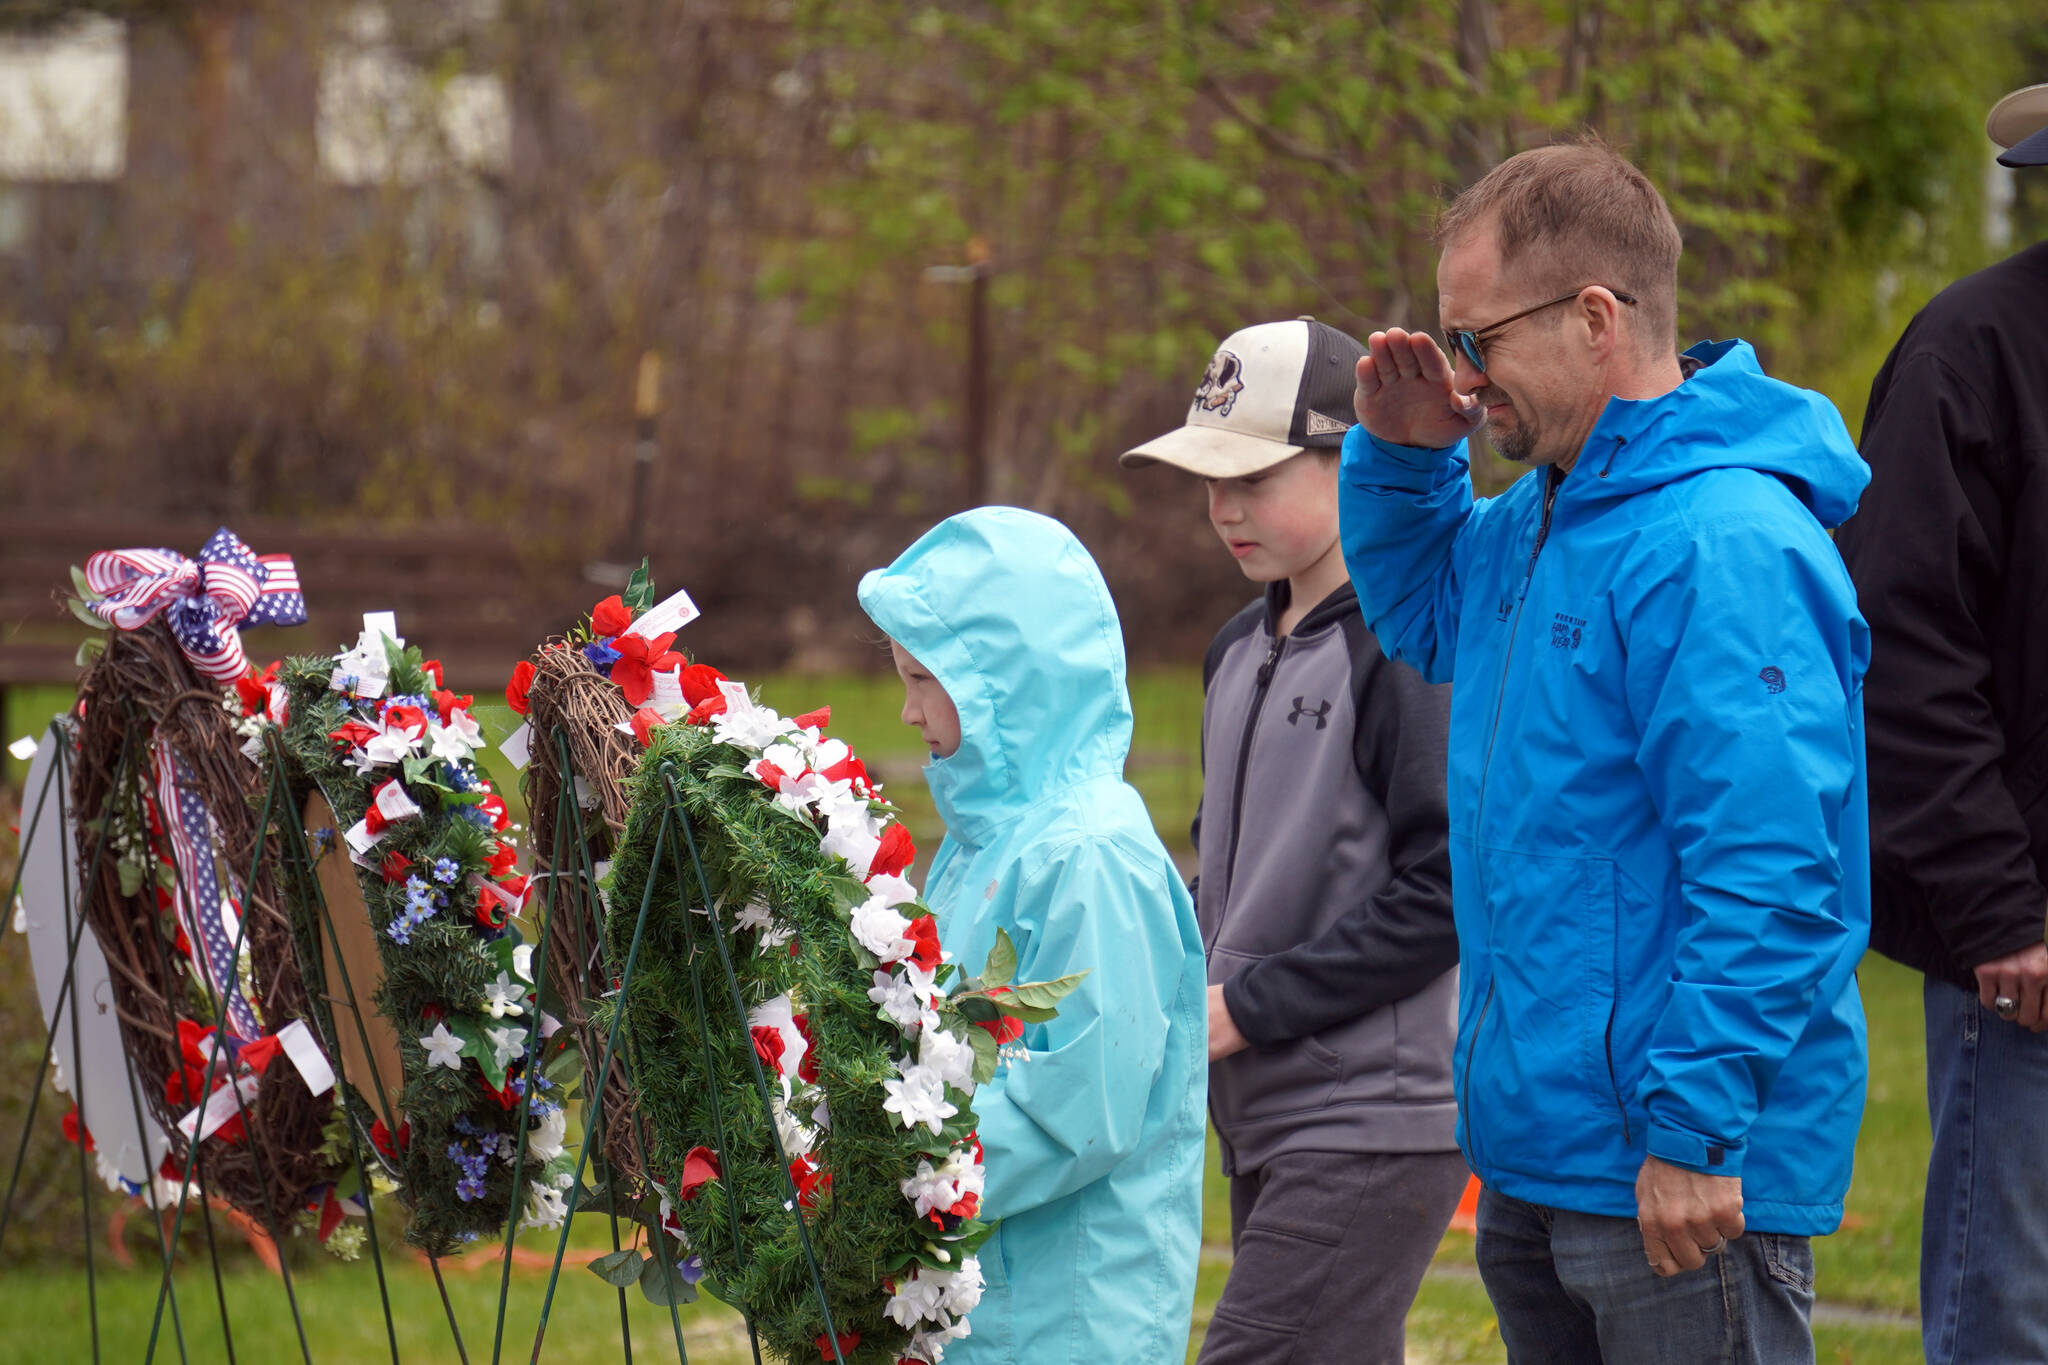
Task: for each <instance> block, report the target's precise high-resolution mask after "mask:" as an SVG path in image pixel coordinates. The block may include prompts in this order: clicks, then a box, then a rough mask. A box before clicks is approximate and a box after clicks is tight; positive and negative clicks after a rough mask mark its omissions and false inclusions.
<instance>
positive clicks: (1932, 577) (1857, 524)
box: [1837, 85, 2048, 1365]
mask: <svg viewBox="0 0 2048 1365" xmlns="http://www.w3.org/2000/svg"><path fill="white" fill-rule="evenodd" d="M1988 131H1989V132H1990V134H1991V136H1992V138H1993V139H1994V140H1995V141H1997V142H1999V143H2000V144H2001V145H2004V146H2006V147H2007V148H2009V150H2008V151H2007V152H2006V153H2005V154H2004V155H2002V156H2000V157H1999V161H2000V162H2002V163H2003V164H2005V165H2007V166H2012V167H2020V166H2040V165H2044V164H2048V85H2037V86H2032V87H2030V88H2028V89H2026V90H2021V91H2017V92H2015V93H2014V94H2012V95H2009V96H2007V97H2006V98H2005V99H2004V100H2002V101H2000V102H1999V104H1998V106H1997V107H1996V108H1994V109H1993V110H1992V113H1991V119H1990V123H1989V126H1988ZM1863 456H1864V458H1865V459H1866V460H1868V461H1869V462H1870V467H1871V474H1872V480H1871V485H1870V489H1869V491H1868V492H1866V493H1865V494H1864V495H1863V502H1862V507H1861V509H1860V510H1859V511H1858V512H1857V514H1856V516H1855V517H1854V518H1853V519H1851V520H1850V521H1849V522H1848V523H1847V524H1846V525H1845V526H1843V528H1842V530H1841V533H1840V535H1839V537H1838V540H1837V544H1838V545H1839V546H1840V548H1841V551H1842V557H1843V559H1844V560H1845V561H1846V562H1847V564H1848V566H1849V571H1850V573H1851V574H1852V575H1853V576H1854V578H1855V580H1856V587H1857V592H1858V595H1859V596H1860V598H1861V602H1862V607H1863V612H1864V615H1865V616H1866V617H1867V618H1868V620H1869V622H1870V629H1871V637H1872V657H1871V664H1870V673H1869V676H1868V679H1867V681H1866V683H1865V690H1864V706H1865V714H1866V717H1867V724H1868V738H1867V743H1868V746H1869V764H1870V819H1871V862H1872V868H1871V872H1872V901H1873V903H1872V906H1871V920H1872V922H1871V934H1870V942H1871V946H1872V947H1874V948H1876V949H1877V950H1878V951H1879V952H1881V953H1883V954H1885V956H1887V957H1890V958H1894V959H1896V960H1897V961H1899V962H1902V963H1904V964H1906V965H1907V966H1909V967H1913V968H1916V969H1918V970H1919V971H1920V972H1922V973H1924V974H1925V976H1926V986H1925V1002H1926V1015H1927V1101H1928V1108H1929V1111H1930V1116H1931V1118H1932V1120H1933V1127H1934V1152H1933V1158H1932V1160H1931V1162H1930V1163H1929V1167H1928V1179H1927V1198H1926V1212H1925V1218H1924V1223H1923V1227H1922V1234H1921V1257H1920V1323H1921V1332H1922V1335H1923V1337H1924V1344H1925V1347H1926V1354H1927V1360H1928V1362H1929V1365H1950V1362H1959V1363H1960V1362H1978V1361H1993V1360H2001V1361H2003V1360H2041V1361H2048V1289H2044V1286H2048V1158H2044V1156H2043V1152H2044V1146H2043V1143H2044V1134H2048V1032H2044V1031H2048V945H2044V943H2043V934H2044V928H2048V242H2043V243H2038V244H2036V245H2034V246H2031V247H2029V248H2027V249H2026V250H2024V251H2021V252H2020V253H2018V254H2017V255H2015V256H2013V257H2011V258H2010V259H2008V260H2006V261H2004V262H2002V263H2000V264H1998V265H1995V266H1992V267H1991V268H1990V269H1988V270H1984V271H1980V272H1979V273H1977V274H1975V275H1971V276H1969V277H1968V278H1966V279H1963V280H1959V281H1957V282H1956V283H1955V284H1953V285H1950V286H1949V287H1948V288H1947V289H1946V290H1944V291H1943V292H1942V293H1941V294H1940V295H1939V296H1937V297H1936V298H1935V299H1934V301H1933V302H1931V303H1929V304H1928V305H1927V307H1926V308H1924V309H1922V310H1921V312H1920V314H1919V316H1918V317H1916V318H1914V319H1913V321H1912V323H1911V324H1910V325H1909V326H1908V327H1907V328H1906V332H1905V335H1904V336H1902V337H1901V338H1900V339H1899V343H1898V345H1897V346H1896V347H1895V348H1894V349H1893V351H1892V354H1891V357H1890V359H1888V360H1887V361H1886V362H1885V365H1884V368H1883V369H1882V370H1880V371H1879V372H1878V376H1877V380H1876V382H1875V383H1874V384H1873V385H1872V386H1871V390H1870V408H1869V412H1868V414H1867V415H1866V416H1865V418H1864V424H1863Z"/></svg>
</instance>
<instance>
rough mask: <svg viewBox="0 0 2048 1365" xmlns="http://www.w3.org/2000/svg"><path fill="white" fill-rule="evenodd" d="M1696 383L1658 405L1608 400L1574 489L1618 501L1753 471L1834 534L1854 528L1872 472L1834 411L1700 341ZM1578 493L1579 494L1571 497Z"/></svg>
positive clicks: (1753, 363) (1738, 352)
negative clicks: (1852, 517) (1779, 484)
mask: <svg viewBox="0 0 2048 1365" xmlns="http://www.w3.org/2000/svg"><path fill="white" fill-rule="evenodd" d="M1686 355H1687V356H1689V357H1691V358H1692V359H1694V360H1697V361H1698V362H1700V366H1699V368H1698V369H1697V370H1695V371H1694V372H1693V375H1692V377H1691V378H1690V379H1688V380H1686V381H1685V382H1684V383H1683V384H1680V385H1679V386H1678V387H1677V388H1675V389H1673V390H1672V391H1671V392H1669V393H1666V394H1660V395H1659V396H1657V397H1655V398H1646V399H1641V400H1632V399H1626V398H1613V399H1609V400H1608V403H1607V409H1606V411H1605V412H1603V413H1602V414H1601V416H1600V421H1599V422H1598V424H1596V425H1595V426H1594V428H1593V431H1592V434H1591V435H1590V436H1588V437H1587V438H1586V446H1585V450H1584V452H1583V453H1582V454H1581V455H1580V456H1579V461H1578V463H1577V464H1576V465H1574V466H1573V472H1574V473H1578V472H1580V471H1585V472H1589V473H1592V474H1594V475H1597V477H1596V478H1590V479H1584V480H1580V479H1573V480H1571V482H1572V483H1575V484H1577V483H1582V484H1584V485H1585V487H1584V491H1583V493H1582V496H1584V497H1587V498H1589V499H1595V500H1600V499H1607V498H1622V497H1628V496H1630V495H1633V494H1636V493H1641V492H1644V491H1646V490H1648V489H1651V488H1657V487H1661V486H1662V485H1664V484H1668V483H1674V482H1676V481H1678V480H1679V479H1683V478H1688V477H1690V476H1692V475H1694V474H1700V473H1704V472H1705V471H1707V470H1710V469H1726V468H1737V469H1755V470H1758V471H1761V472H1762V473H1765V474H1772V475H1775V476H1777V477H1778V478H1779V479H1780V480H1782V481H1783V482H1784V483H1785V485H1786V487H1788V488H1790V489H1791V490H1792V492H1793V494H1794V495H1795V496H1796V497H1798V499H1799V500H1800V501H1801V502H1803V503H1805V504H1806V507H1807V510H1809V511H1811V512H1812V513H1813V515H1814V518H1815V519H1816V520H1818V521H1819V522H1820V524H1821V525H1822V526H1825V527H1828V528H1830V529H1832V528H1834V527H1836V526H1839V525H1841V524H1842V523H1843V522H1845V521H1847V520H1848V519H1849V514H1850V513H1851V512H1853V511H1855V510H1856V500H1857V498H1859V497H1860V496H1862V493H1863V489H1864V486H1865V485H1866V484H1868V483H1869V482H1870V467H1869V466H1868V465H1866V464H1865V463H1864V462H1863V457H1862V456H1860V455H1858V454H1857V453H1856V447H1855V446H1854V445H1852V444H1850V442H1849V434H1848V432H1847V431H1846V430H1844V429H1843V427H1842V419H1841V417H1840V415H1839V414H1837V413H1836V411H1835V408H1834V405H1833V404H1831V403H1829V402H1828V400H1827V399H1826V398H1824V397H1822V396H1821V395H1820V394H1817V393H1815V392H1813V391H1812V390H1810V389H1801V388H1796V387H1794V386H1793V385H1790V384H1787V383H1785V382H1783V381H1782V380H1777V379H1773V378H1771V377H1770V376H1769V375H1767V374H1765V373H1764V372H1763V370H1762V368H1760V367H1759V366H1758V364H1757V360H1756V352H1755V351H1754V350H1753V349H1751V347H1750V345H1749V343H1748V342H1746V341H1703V342H1701V343H1700V344H1699V345H1697V346H1694V347H1693V348H1692V349H1691V350H1689V351H1687V352H1686ZM1574 491H1578V490H1574Z"/></svg>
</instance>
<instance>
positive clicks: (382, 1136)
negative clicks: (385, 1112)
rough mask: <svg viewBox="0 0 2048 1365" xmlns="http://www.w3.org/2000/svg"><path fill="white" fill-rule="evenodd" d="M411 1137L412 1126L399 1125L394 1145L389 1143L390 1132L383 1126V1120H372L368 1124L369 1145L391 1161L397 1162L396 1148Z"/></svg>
mask: <svg viewBox="0 0 2048 1365" xmlns="http://www.w3.org/2000/svg"><path fill="white" fill-rule="evenodd" d="M411 1136H412V1125H411V1124H406V1123H401V1124H399V1125H398V1143H397V1144H396V1145H394V1144H393V1143H392V1141H391V1130H390V1129H389V1128H386V1127H385V1126H384V1120H382V1119H373V1120H371V1122H370V1145H371V1146H373V1147H375V1148H376V1149H377V1150H378V1151H380V1152H382V1153H383V1154H384V1155H385V1156H387V1157H390V1158H391V1159H392V1160H393V1161H396V1160H398V1148H399V1147H401V1146H403V1145H404V1144H405V1142H406V1140H407V1139H408V1138H410V1137H411Z"/></svg>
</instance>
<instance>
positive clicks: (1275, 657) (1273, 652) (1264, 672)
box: [1259, 640, 1280, 687]
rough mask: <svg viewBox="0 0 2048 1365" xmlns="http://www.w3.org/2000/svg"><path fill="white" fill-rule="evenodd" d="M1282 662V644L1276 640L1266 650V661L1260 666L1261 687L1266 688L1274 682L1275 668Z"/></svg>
mask: <svg viewBox="0 0 2048 1365" xmlns="http://www.w3.org/2000/svg"><path fill="white" fill-rule="evenodd" d="M1279 662H1280V642H1279V641H1278V640H1275V641H1274V642H1273V643H1272V645H1271V646H1269V647H1268V648H1267V650H1266V661H1265V662H1264V663H1262V664H1260V665H1259V686H1261V687H1265V686H1266V685H1268V684H1269V683H1271V682H1272V681H1273V666H1274V665H1275V664H1277V663H1279Z"/></svg>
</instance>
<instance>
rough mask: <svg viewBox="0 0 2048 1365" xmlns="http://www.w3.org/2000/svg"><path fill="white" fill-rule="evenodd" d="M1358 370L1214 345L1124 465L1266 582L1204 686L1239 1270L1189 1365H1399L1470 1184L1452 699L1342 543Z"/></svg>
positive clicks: (1305, 324)
mask: <svg viewBox="0 0 2048 1365" xmlns="http://www.w3.org/2000/svg"><path fill="white" fill-rule="evenodd" d="M1364 354H1365V348H1364V347H1363V346H1361V345H1360V344H1359V343H1358V342H1357V341H1355V340H1353V339H1352V338H1351V337H1349V336H1346V335H1345V334H1344V333H1342V332H1339V331H1337V330H1336V329H1335V328H1332V327H1328V326H1325V325H1324V324H1322V323H1319V322H1316V321H1314V320H1313V319H1309V318H1302V319H1298V320H1296V321H1293V322H1272V323H1263V324H1260V325H1258V326H1255V327H1247V328H1245V329H1244V330H1242V331H1239V332H1236V333H1234V334H1232V335H1231V336H1230V337H1228V338H1226V339H1225V340H1224V342H1223V344H1222V345H1221V346H1220V347H1219V348H1218V349H1217V351H1216V355H1215V358H1214V359H1213V360H1211V361H1210V362H1209V368H1208V370H1207V372H1206V373H1205V374H1204V375H1203V376H1202V383H1201V387H1200V388H1198V389H1197V390H1196V391H1195V398H1194V402H1193V403H1192V404H1191V405H1190V407H1189V409H1188V416H1187V422H1186V424H1185V425H1183V426H1181V427H1180V428H1178V429H1177V430H1174V431H1170V432H1168V433H1167V434H1166V435H1164V436H1161V437H1160V438H1158V439H1157V440H1154V441H1150V442H1147V443H1146V444H1144V445H1141V446H1139V447H1138V448H1137V449H1135V450H1132V451H1129V452H1127V453H1126V454H1125V455H1124V456H1123V463H1124V465H1125V466H1126V467H1130V468H1137V467H1141V466H1144V465H1150V464H1155V463H1156V464H1167V465H1172V466H1173V467H1175V468H1177V469H1181V470H1185V471H1186V472H1188V473H1190V474H1194V475H1196V476H1197V477H1199V478H1200V479H1202V480H1203V482H1204V483H1205V485H1206V486H1207V491H1208V504H1209V521H1210V524H1211V525H1213V526H1214V527H1215V528H1216V534H1217V535H1218V537H1220V538H1221V539H1222V541H1223V543H1224V546H1225V547H1226V548H1227V549H1228V550H1229V551H1230V553H1231V555H1232V557H1234V558H1235V559H1236V560H1237V562H1238V566H1239V567H1240V568H1241V569H1242V570H1243V572H1244V575H1245V577H1247V578H1249V579H1251V580H1252V581H1253V582H1255V583H1260V584H1263V585H1264V592H1263V594H1262V595H1261V596H1260V597H1259V598H1258V599H1256V600H1255V601H1253V602H1252V603H1251V604H1250V605H1248V606H1247V607H1245V608H1244V610H1242V611H1240V612H1238V613H1237V615H1235V616H1233V617H1232V618H1231V619H1230V622H1229V623H1228V624H1227V625H1225V626H1224V627H1223V629H1222V631H1221V632H1220V633H1219V634H1218V635H1217V636H1216V639H1215V641H1214V642H1213V643H1212V644H1211V645H1210V646H1209V652H1208V656H1207V658H1206V659H1205V660H1204V661H1203V668H1202V682H1203V689H1204V701H1203V709H1202V760H1203V786H1202V804H1201V807H1200V809H1199V811H1198V812H1197V814H1196V817H1195V827H1194V840H1195V846H1196V851H1197V853H1198V855H1199V869H1198V871H1199V875H1198V876H1197V878H1196V881H1195V885H1194V888H1193V889H1194V891H1195V897H1196V907H1197V914H1198V918H1199V920H1200V922H1201V927H1202V940H1203V947H1204V949H1205V950H1206V952H1207V954H1208V963H1209V969H1208V977H1209V1059H1210V1068H1209V1114H1210V1118H1211V1120H1212V1121H1213V1122H1214V1124H1215V1127H1216V1132H1217V1135H1218V1137H1219V1138H1220V1139H1221V1143H1222V1152H1223V1171H1224V1174H1226V1175H1228V1176H1229V1177H1230V1212H1231V1241H1232V1244H1233V1246H1234V1247H1235V1248H1236V1250H1237V1253H1238V1255H1237V1259H1236V1262H1235V1265H1234V1267H1233V1269H1232V1271H1231V1275H1230V1280H1229V1283H1228V1284H1227V1285H1226V1286H1225V1288H1224V1291H1223V1297H1222V1299H1221V1300H1220V1301H1219V1302H1218V1303H1217V1305H1216V1311H1215V1316H1214V1317H1213V1318H1212V1319H1211V1321H1210V1325H1209V1332H1208V1336H1207V1339H1206V1340H1205V1342H1204V1343H1203V1347H1202V1354H1201V1360H1202V1362H1203V1365H1250V1362H1266V1361H1277V1360H1282V1359H1295V1360H1340V1359H1341V1360H1347V1361H1360V1362H1369V1363H1376V1362H1383V1361H1384V1362H1391V1363H1392V1365H1399V1362H1400V1361H1401V1360H1402V1359H1403V1353H1404V1337H1405V1333H1404V1330H1403V1324H1404V1321H1405V1319H1406V1317H1407V1313H1408V1308H1409V1305H1410V1304H1411V1303H1412V1302H1413V1301H1414V1297H1415V1292H1416V1289H1417V1288H1418V1287H1419V1286H1420V1284H1421V1281H1422V1274H1423V1271H1424V1270H1425V1269H1426V1268H1427V1266H1428V1264H1429V1259H1430V1257H1431V1255H1432V1254H1434V1252H1435V1250H1436V1246H1437V1243H1438V1241H1439V1240H1440V1239H1441V1238H1442V1236H1443V1232H1444V1228H1445V1226H1446V1225H1447V1224H1448V1223H1449V1221H1450V1217H1451V1214H1452V1212H1453V1210H1454V1209H1455V1208H1456V1206H1457V1202H1458V1196H1459V1193H1460V1192H1461V1191H1462V1190H1463V1188H1464V1186H1465V1181H1466V1178H1467V1173H1466V1168H1465V1163H1464V1159H1463V1157H1461V1156H1460V1155H1459V1153H1458V1150H1457V1144H1456V1142H1455V1140H1454V1137H1453V1128H1454V1118H1455V1113H1456V1105H1455V1101H1454V1099H1453V1095H1452V1089H1451V1051H1452V1039H1453V1036H1454V1034H1455V1026H1456V1019H1455V1014H1456V1003H1457V972H1456V970H1455V964H1456V962H1457V939H1456V934H1455V932H1454V930H1453V927H1452V923H1451V894H1450V867H1449V859H1448V852H1447V838H1448V836H1447V831H1446V824H1445V819H1446V817H1445V807H1444V734H1445V725H1446V716H1447V713H1448V710H1449V701H1450V698H1449V689H1448V688H1440V687H1432V686H1430V685H1428V684H1426V683H1424V682H1423V681H1422V679H1421V678H1420V677H1419V676H1418V675H1417V674H1416V673H1415V672H1414V671H1413V670H1411V669H1410V668H1409V667H1408V666H1407V665H1405V664H1398V663H1395V662H1393V661H1391V660H1389V659H1387V658H1386V657H1385V656H1384V655H1383V654H1382V653H1381V652H1380V648H1379V645H1378V644H1377V643H1376V642H1375V641H1374V639H1373V636H1372V633H1371V632H1370V631H1369V630H1367V629H1366V625H1365V622H1364V620H1363V619H1362V618H1361V617H1360V615H1359V611H1358V602H1357V598H1356V596H1355V594H1354V592H1353V590H1352V587H1351V582H1350V579H1349V577H1348V576H1347V574H1346V571H1345V566H1344V557H1343V551H1342V549H1341V547H1340V546H1339V544H1338V538H1337V461H1338V454H1339V450H1340V447H1341V445H1342V443H1343V439H1344V433H1345V431H1346V430H1347V429H1348V428H1349V426H1350V424H1351V421H1352V407H1351V394H1352V389H1353V387H1354V372H1355V368H1356V365H1357V362H1358V359H1359V357H1360V356H1362V355H1364Z"/></svg>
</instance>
